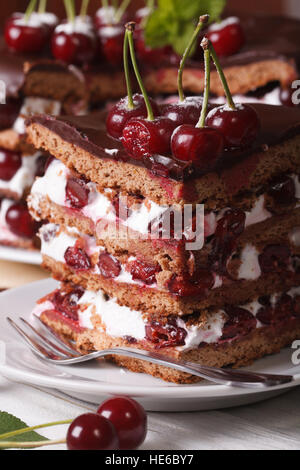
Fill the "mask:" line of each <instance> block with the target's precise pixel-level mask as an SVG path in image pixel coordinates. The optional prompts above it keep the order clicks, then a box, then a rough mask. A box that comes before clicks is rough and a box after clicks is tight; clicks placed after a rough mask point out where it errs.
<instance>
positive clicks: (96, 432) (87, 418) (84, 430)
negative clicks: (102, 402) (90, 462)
mask: <svg viewBox="0 0 300 470" xmlns="http://www.w3.org/2000/svg"><path fill="white" fill-rule="evenodd" d="M67 447H68V450H118V449H119V440H118V435H117V432H116V430H115V428H114V426H113V424H112V423H111V422H110V421H109V420H108V419H106V418H104V416H100V415H99V414H97V413H85V414H83V415H81V416H78V417H77V418H76V419H74V421H73V422H72V423H71V425H70V427H69V429H68V432H67Z"/></svg>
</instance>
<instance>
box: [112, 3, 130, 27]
mask: <svg viewBox="0 0 300 470" xmlns="http://www.w3.org/2000/svg"><path fill="white" fill-rule="evenodd" d="M130 2H131V0H123V2H122V3H121V5H120V6H119V8H118V10H117V12H116V14H115V22H116V23H119V22H120V21H121V19H122V16H123V15H124V13H125V11H126V10H127V8H128V6H129V3H130Z"/></svg>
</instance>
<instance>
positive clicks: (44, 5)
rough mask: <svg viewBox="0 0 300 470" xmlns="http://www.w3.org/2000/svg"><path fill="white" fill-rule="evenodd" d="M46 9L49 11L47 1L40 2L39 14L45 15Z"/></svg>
mask: <svg viewBox="0 0 300 470" xmlns="http://www.w3.org/2000/svg"><path fill="white" fill-rule="evenodd" d="M46 9H47V0H40V3H39V9H38V12H39V13H41V14H42V13H45V12H46Z"/></svg>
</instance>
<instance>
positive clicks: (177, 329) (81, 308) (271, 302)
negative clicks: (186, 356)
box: [34, 285, 300, 349]
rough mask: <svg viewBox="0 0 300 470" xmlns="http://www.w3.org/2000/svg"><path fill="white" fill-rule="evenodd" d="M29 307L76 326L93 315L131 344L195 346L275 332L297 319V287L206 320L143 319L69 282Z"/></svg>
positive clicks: (299, 307)
mask: <svg viewBox="0 0 300 470" xmlns="http://www.w3.org/2000/svg"><path fill="white" fill-rule="evenodd" d="M34 313H35V314H37V315H42V319H43V315H45V316H47V317H48V318H49V319H52V320H53V319H54V320H59V322H62V323H66V324H67V325H68V326H70V327H72V328H73V329H76V331H82V329H93V328H95V325H94V324H92V323H91V321H90V319H91V317H93V318H94V319H97V317H99V320H97V321H96V325H98V326H96V328H98V329H99V333H100V332H105V333H106V334H107V335H108V336H112V337H118V338H119V337H121V338H123V339H124V340H125V341H128V342H130V343H131V344H136V343H141V345H142V346H143V347H147V345H148V347H151V348H154V349H164V348H180V349H196V348H198V347H203V346H204V345H207V344H215V345H222V344H224V343H228V342H232V341H235V340H240V339H242V338H245V337H247V336H248V335H251V334H252V333H253V332H254V331H256V330H258V329H264V328H272V331H275V330H274V329H276V331H278V334H280V333H281V332H282V331H284V329H285V327H289V328H290V327H291V326H292V325H293V322H295V321H296V320H299V319H300V288H299V287H298V288H292V289H290V290H289V291H288V292H287V293H283V294H273V295H271V296H265V297H260V298H259V299H256V300H254V301H253V302H251V303H249V304H246V305H242V306H234V305H232V306H229V305H228V306H227V307H226V308H225V309H223V310H219V311H218V312H215V313H211V314H209V316H208V318H207V320H206V322H203V321H202V322H199V321H198V320H197V317H196V316H195V315H194V316H193V317H189V316H187V317H182V318H180V317H175V316H170V317H168V318H167V319H166V321H165V322H162V321H159V320H153V319H148V318H147V315H146V314H144V313H142V312H137V311H133V310H131V309H130V308H129V307H125V306H120V305H118V303H117V302H116V301H115V299H112V298H108V297H106V296H105V295H104V294H103V293H102V292H101V291H99V292H91V291H84V289H82V288H81V287H77V286H75V285H73V286H72V285H68V286H67V287H66V288H65V287H64V288H63V289H62V290H59V289H58V290H56V291H54V292H52V293H51V294H49V295H48V296H46V297H44V298H43V299H41V300H40V301H39V303H38V305H37V307H36V309H35V312H34ZM99 325H100V326H99Z"/></svg>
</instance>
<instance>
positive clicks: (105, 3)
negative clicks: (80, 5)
mask: <svg viewBox="0 0 300 470" xmlns="http://www.w3.org/2000/svg"><path fill="white" fill-rule="evenodd" d="M102 6H103V8H109V3H108V0H102Z"/></svg>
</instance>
